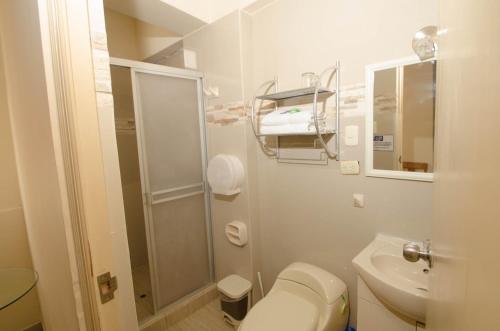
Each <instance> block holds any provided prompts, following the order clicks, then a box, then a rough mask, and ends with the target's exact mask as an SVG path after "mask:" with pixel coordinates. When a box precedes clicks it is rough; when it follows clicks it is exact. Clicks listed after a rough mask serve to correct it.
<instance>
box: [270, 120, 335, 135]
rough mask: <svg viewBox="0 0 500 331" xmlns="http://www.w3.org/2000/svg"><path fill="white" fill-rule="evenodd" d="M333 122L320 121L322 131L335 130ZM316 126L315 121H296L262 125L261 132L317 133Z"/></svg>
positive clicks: (281, 133)
mask: <svg viewBox="0 0 500 331" xmlns="http://www.w3.org/2000/svg"><path fill="white" fill-rule="evenodd" d="M333 128H334V126H333V123H331V122H325V121H324V120H323V121H320V122H319V129H320V131H321V132H333V131H334V129H333ZM315 133H316V127H315V126H314V123H294V124H283V125H267V126H261V127H260V134H263V135H293V134H315Z"/></svg>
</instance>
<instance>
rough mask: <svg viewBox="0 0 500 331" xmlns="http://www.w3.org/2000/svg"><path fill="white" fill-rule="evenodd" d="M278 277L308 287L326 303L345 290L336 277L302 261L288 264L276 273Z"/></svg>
mask: <svg viewBox="0 0 500 331" xmlns="http://www.w3.org/2000/svg"><path fill="white" fill-rule="evenodd" d="M278 279H281V280H288V281H293V282H296V283H299V284H302V285H304V286H307V287H309V288H310V289H311V290H313V291H314V292H316V293H317V294H318V295H319V296H320V297H321V299H322V300H323V301H325V303H326V304H328V305H331V304H333V303H334V302H335V301H336V300H337V299H339V298H340V297H341V296H342V295H344V294H345V293H346V291H347V286H346V285H345V283H344V282H343V281H342V280H341V279H339V278H338V277H336V276H334V275H332V274H331V273H329V272H328V271H326V270H323V269H321V268H318V267H316V266H314V265H311V264H307V263H303V262H295V263H292V264H290V265H289V266H288V267H286V268H285V269H284V270H283V271H282V272H281V273H280V274H279V275H278Z"/></svg>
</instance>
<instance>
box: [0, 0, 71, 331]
mask: <svg viewBox="0 0 500 331" xmlns="http://www.w3.org/2000/svg"><path fill="white" fill-rule="evenodd" d="M41 33H42V31H41V27H40V20H39V8H38V3H37V1H36V0H30V1H22V2H21V1H4V2H0V35H1V39H2V43H3V56H4V68H5V78H6V83H7V86H8V89H7V91H8V96H7V97H8V100H9V112H10V116H11V123H12V132H13V141H14V146H15V154H16V161H17V170H18V175H19V183H20V189H21V190H20V191H21V197H22V202H23V206H24V212H25V220H26V224H27V230H28V231H27V232H28V238H29V242H30V248H31V254H32V257H33V263H34V268H35V270H36V271H37V272H38V274H39V281H38V283H37V287H36V289H37V292H38V294H39V298H40V303H41V308H42V313H43V318H44V328H45V329H46V330H49V331H50V330H78V329H79V322H78V319H77V306H76V300H75V297H74V289H75V288H76V287H77V286H78V280H77V279H75V278H73V276H74V274H72V271H73V270H72V269H71V267H72V265H71V264H70V262H69V253H68V252H69V248H68V241H67V234H68V233H69V231H68V233H67V232H66V227H65V224H64V221H65V216H66V214H65V213H64V209H63V208H64V207H63V204H64V202H63V201H62V196H63V195H62V192H61V189H62V186H60V180H61V178H60V177H59V172H58V171H57V167H58V165H59V164H58V159H57V156H56V152H55V150H54V142H53V139H54V137H53V135H52V134H53V131H52V125H53V124H54V123H53V122H52V121H51V114H50V111H51V108H50V100H49V98H50V96H49V95H48V87H47V81H46V79H47V76H46V72H45V68H46V67H45V65H46V63H45V62H44V55H45V54H44V51H46V50H44V49H43V48H42V42H41V39H42V35H41ZM47 238H50V240H48V239H47ZM54 298H57V300H54Z"/></svg>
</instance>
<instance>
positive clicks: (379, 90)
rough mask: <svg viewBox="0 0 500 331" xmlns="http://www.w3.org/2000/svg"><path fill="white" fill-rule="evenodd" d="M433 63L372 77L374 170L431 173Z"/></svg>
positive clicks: (434, 78)
mask: <svg viewBox="0 0 500 331" xmlns="http://www.w3.org/2000/svg"><path fill="white" fill-rule="evenodd" d="M435 81H436V63H435V61H429V62H422V63H414V64H407V65H399V66H395V67H392V68H386V69H383V70H377V71H375V72H374V75H373V169H376V170H393V171H406V172H425V173H432V172H433V168H434V160H433V154H434V112H435Z"/></svg>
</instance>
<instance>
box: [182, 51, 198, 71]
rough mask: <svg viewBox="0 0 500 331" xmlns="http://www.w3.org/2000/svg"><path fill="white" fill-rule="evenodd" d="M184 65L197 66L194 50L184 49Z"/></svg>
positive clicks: (191, 67)
mask: <svg viewBox="0 0 500 331" xmlns="http://www.w3.org/2000/svg"><path fill="white" fill-rule="evenodd" d="M184 66H185V67H186V69H196V68H197V67H198V64H197V61H196V52H195V51H191V50H189V49H184Z"/></svg>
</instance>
